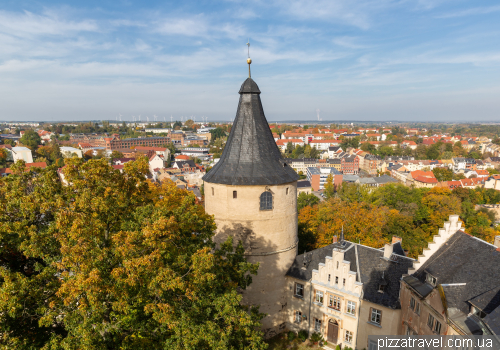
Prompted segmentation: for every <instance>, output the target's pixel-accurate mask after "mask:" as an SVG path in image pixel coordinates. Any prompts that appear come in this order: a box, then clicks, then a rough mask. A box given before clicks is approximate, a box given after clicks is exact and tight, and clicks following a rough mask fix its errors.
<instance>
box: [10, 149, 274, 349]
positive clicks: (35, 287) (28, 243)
mask: <svg viewBox="0 0 500 350" xmlns="http://www.w3.org/2000/svg"><path fill="white" fill-rule="evenodd" d="M66 162H67V165H68V166H67V167H65V168H64V170H63V172H64V175H65V179H66V181H67V182H68V183H69V184H70V185H69V186H61V183H60V182H59V181H57V179H58V177H57V173H56V171H55V168H54V167H49V168H47V170H41V171H39V172H37V174H38V175H37V176H33V173H31V172H25V171H24V164H19V165H16V166H17V168H15V172H16V174H15V175H13V176H9V177H8V178H3V179H0V182H1V186H0V202H1V204H2V208H4V209H3V210H2V211H0V216H1V220H0V257H1V259H0V266H1V268H0V334H2V338H0V344H1V345H2V346H3V347H4V348H26V349H28V348H37V349H40V348H43V349H63V348H65V349H179V350H180V349H228V348H233V349H265V348H266V345H265V343H264V342H263V339H262V333H261V332H260V331H259V330H257V328H258V327H259V325H260V322H259V320H260V319H261V318H262V315H261V314H259V313H258V310H257V309H256V308H246V307H244V306H242V305H241V304H240V302H241V294H240V293H239V290H240V289H245V288H246V287H247V286H248V285H249V284H250V283H251V274H255V273H256V270H257V265H254V264H249V263H247V262H246V260H245V258H244V249H243V247H242V245H241V243H240V244H238V245H236V247H234V246H235V245H233V242H232V241H231V240H230V239H229V240H228V241H226V242H225V243H223V244H221V246H220V247H218V248H217V247H216V246H215V244H214V243H213V240H212V237H213V234H214V233H213V232H214V230H215V224H214V221H213V218H212V217H211V216H209V215H207V214H206V213H205V211H204V208H203V207H202V206H201V205H198V204H197V203H196V198H195V196H194V195H193V194H191V193H189V192H188V191H185V190H180V189H178V188H177V187H176V186H175V184H174V183H172V182H170V181H167V182H165V183H164V184H163V185H162V186H157V185H154V184H152V183H150V182H149V181H148V180H147V179H146V177H145V175H146V174H147V172H148V163H147V160H146V159H145V158H144V157H143V158H141V159H139V160H137V161H135V162H129V163H127V164H126V165H125V168H124V174H120V173H119V172H116V171H114V170H113V168H112V167H111V166H110V165H108V163H107V161H106V160H105V159H99V160H89V161H88V162H84V161H83V160H82V159H79V158H68V159H66ZM19 163H22V162H19Z"/></svg>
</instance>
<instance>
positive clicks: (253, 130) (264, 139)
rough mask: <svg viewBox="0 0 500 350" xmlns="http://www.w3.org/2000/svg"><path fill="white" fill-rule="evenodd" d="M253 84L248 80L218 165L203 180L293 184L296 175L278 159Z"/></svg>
mask: <svg viewBox="0 0 500 350" xmlns="http://www.w3.org/2000/svg"><path fill="white" fill-rule="evenodd" d="M259 94H260V90H259V87H258V86H257V84H256V83H255V82H254V81H253V80H252V79H251V78H248V79H247V80H246V81H245V82H244V83H243V85H242V86H241V89H240V101H239V104H238V111H237V112H236V118H235V120H234V124H233V127H232V128H231V133H230V134H229V137H228V140H227V144H226V147H225V148H224V151H223V152H222V156H221V158H220V160H219V162H218V163H217V164H216V165H215V166H214V167H213V168H212V170H210V172H208V173H207V174H206V175H205V176H204V177H203V180H204V181H206V182H210V183H218V184H226V185H243V186H249V185H250V186H251V185H281V184H285V183H290V182H294V181H297V180H298V179H299V176H298V175H297V173H296V172H295V171H294V170H293V169H292V168H291V167H290V166H289V165H288V164H287V162H286V161H284V160H283V159H282V158H281V152H280V151H279V149H278V146H276V142H275V141H274V138H273V134H272V132H271V129H270V128H269V124H268V122H267V120H266V117H265V115H264V109H263V108H262V103H261V100H260V96H259Z"/></svg>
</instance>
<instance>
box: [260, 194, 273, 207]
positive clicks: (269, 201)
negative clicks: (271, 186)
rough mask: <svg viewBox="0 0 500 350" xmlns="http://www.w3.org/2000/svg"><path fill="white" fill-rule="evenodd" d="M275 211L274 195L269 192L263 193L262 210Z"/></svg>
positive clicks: (261, 199)
mask: <svg viewBox="0 0 500 350" xmlns="http://www.w3.org/2000/svg"><path fill="white" fill-rule="evenodd" d="M272 209H273V194H272V193H271V192H269V191H266V192H263V193H262V194H261V195H260V210H272Z"/></svg>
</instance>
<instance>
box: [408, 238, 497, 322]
mask: <svg viewBox="0 0 500 350" xmlns="http://www.w3.org/2000/svg"><path fill="white" fill-rule="evenodd" d="M499 266H500V251H499V250H497V248H496V247H495V246H494V245H492V244H489V243H487V242H485V241H482V240H480V239H478V238H475V237H472V236H469V235H467V234H466V233H464V232H462V231H457V232H456V233H454V234H453V236H451V237H450V239H449V240H448V241H447V242H446V243H445V244H443V246H442V247H441V248H439V249H438V250H437V251H436V252H435V253H434V254H433V255H432V256H431V257H430V258H429V260H427V261H426V262H425V263H424V264H423V265H422V266H421V267H420V268H419V269H418V271H417V272H415V274H414V276H415V277H416V278H417V279H419V280H420V282H422V283H425V277H426V272H428V273H430V274H431V275H432V276H434V277H436V278H437V283H438V284H454V283H465V286H463V288H460V289H459V290H458V289H457V290H456V291H455V292H454V293H448V294H447V296H446V299H447V303H448V307H453V308H456V309H458V310H460V311H462V312H463V313H465V314H468V313H469V305H468V303H467V302H468V301H472V302H473V303H474V302H475V303H477V304H481V305H483V304H485V303H487V302H486V301H485V300H483V299H485V298H486V297H488V296H490V297H491V299H490V301H489V303H491V302H494V303H496V305H495V306H496V307H497V306H499V305H500V299H497V298H495V295H496V294H497V293H495V292H494V291H492V290H494V289H496V288H497V287H498V286H499V285H500V282H499V281H500V268H499ZM478 306H479V305H478ZM490 306H492V305H491V304H490Z"/></svg>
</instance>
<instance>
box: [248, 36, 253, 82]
mask: <svg viewBox="0 0 500 350" xmlns="http://www.w3.org/2000/svg"><path fill="white" fill-rule="evenodd" d="M247 46H248V58H247V63H248V77H249V78H251V77H252V74H251V73H250V64H252V59H251V58H250V39H248V42H247Z"/></svg>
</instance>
